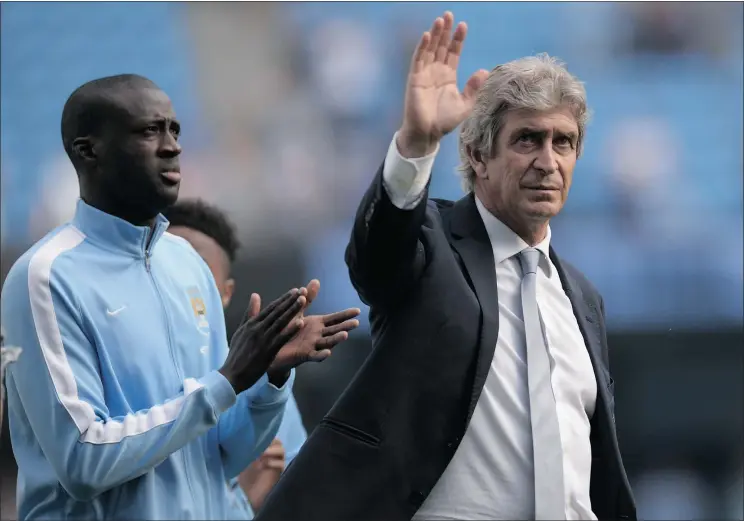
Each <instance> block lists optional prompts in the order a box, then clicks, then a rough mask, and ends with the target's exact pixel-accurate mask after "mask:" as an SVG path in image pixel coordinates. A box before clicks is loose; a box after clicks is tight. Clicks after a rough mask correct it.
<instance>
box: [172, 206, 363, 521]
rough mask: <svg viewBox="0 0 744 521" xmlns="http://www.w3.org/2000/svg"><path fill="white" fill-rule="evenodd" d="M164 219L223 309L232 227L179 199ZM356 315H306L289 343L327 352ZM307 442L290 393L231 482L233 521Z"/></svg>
mask: <svg viewBox="0 0 744 521" xmlns="http://www.w3.org/2000/svg"><path fill="white" fill-rule="evenodd" d="M164 215H165V216H166V218H167V219H168V221H170V227H169V228H168V230H169V231H170V232H171V233H173V234H174V235H177V236H178V237H182V238H184V239H186V240H187V241H188V242H189V243H190V244H191V245H192V246H193V247H194V249H195V250H196V252H197V253H198V254H199V255H200V256H201V257H202V259H204V262H206V263H207V266H208V267H209V269H210V271H211V272H212V275H214V280H215V283H216V284H217V289H218V291H219V292H220V296H221V298H222V305H223V307H225V308H227V307H228V306H229V305H230V302H231V300H232V296H233V292H234V290H235V280H234V279H233V278H232V276H231V271H232V264H233V263H234V262H235V259H236V256H237V251H238V248H239V247H240V244H239V241H238V236H237V230H236V229H235V226H234V225H233V224H232V223H231V222H230V220H229V219H228V217H227V215H226V214H225V213H224V212H222V211H221V210H220V209H219V208H217V207H216V206H213V205H210V204H208V203H206V202H204V201H202V200H200V199H187V200H179V201H178V203H176V204H175V205H173V206H171V207H170V208H168V209H167V210H166V211H165V212H164ZM307 290H308V293H307V300H308V304H309V303H311V302H312V301H313V299H314V298H315V297H316V296H317V293H318V291H319V290H320V283H319V282H318V281H316V280H313V281H311V282H310V283H309V284H308V285H307ZM260 307H261V302H260V297H259V296H258V295H257V294H255V293H254V294H253V295H251V303H250V306H249V311H248V313H249V314H250V315H256V314H258V312H259V310H260ZM359 313H360V310H359V309H358V308H349V309H345V310H343V311H338V312H336V313H330V314H327V315H310V316H306V317H305V326H304V328H303V330H302V332H301V334H299V335H298V336H297V337H295V338H294V339H292V340H291V341H290V343H289V344H292V343H295V342H297V343H305V344H307V345H306V346H305V347H307V348H308V349H314V350H315V351H316V352H322V351H324V350H326V349H331V348H333V346H335V345H336V344H338V343H340V342H343V341H344V340H346V338H347V337H348V332H349V331H352V330H354V329H355V328H356V327H358V326H359V321H358V320H356V319H355V317H356V316H357V315H359ZM300 347H302V346H300ZM306 439H307V432H306V431H305V427H304V425H303V423H302V416H301V415H300V411H299V409H298V407H297V402H296V401H295V399H294V396H293V395H292V394H290V395H289V397H288V399H287V405H286V407H285V410H284V416H283V418H282V422H281V425H280V426H279V431H278V432H277V434H276V439H275V440H274V442H272V444H271V446H269V448H268V449H266V451H264V453H263V454H261V456H260V457H259V458H258V459H257V460H255V461H254V462H253V463H251V465H250V466H249V467H248V468H247V469H245V470H244V471H243V472H241V474H240V476H239V479H238V478H237V477H236V478H234V479H232V480H231V481H230V484H229V490H228V501H229V503H230V504H231V506H232V507H233V508H234V510H233V511H232V513H231V515H230V517H231V519H252V518H253V515H254V511H256V510H258V509H260V508H261V505H262V504H263V501H264V499H265V498H266V496H267V494H268V493H269V492H270V491H271V489H272V488H273V486H274V485H275V484H276V482H277V481H278V480H279V477H280V476H281V473H282V471H283V470H284V469H285V468H286V467H287V466H289V465H290V464H291V463H292V460H293V459H294V457H295V456H296V455H297V454H298V453H299V451H300V448H301V447H302V445H303V444H304V443H305V440H306Z"/></svg>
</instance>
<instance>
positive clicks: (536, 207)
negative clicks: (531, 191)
mask: <svg viewBox="0 0 744 521" xmlns="http://www.w3.org/2000/svg"><path fill="white" fill-rule="evenodd" d="M560 211H561V205H559V204H557V203H554V202H552V201H540V202H536V201H530V202H528V203H527V204H526V205H525V213H526V214H527V215H529V216H530V217H532V218H533V219H541V220H542V219H550V218H551V217H555V216H556V215H558V212H560Z"/></svg>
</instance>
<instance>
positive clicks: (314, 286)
mask: <svg viewBox="0 0 744 521" xmlns="http://www.w3.org/2000/svg"><path fill="white" fill-rule="evenodd" d="M305 288H306V289H307V305H308V306H309V305H310V304H312V303H313V300H315V297H317V296H318V292H319V291H320V281H319V280H318V279H313V280H311V281H310V282H308V283H307V286H305Z"/></svg>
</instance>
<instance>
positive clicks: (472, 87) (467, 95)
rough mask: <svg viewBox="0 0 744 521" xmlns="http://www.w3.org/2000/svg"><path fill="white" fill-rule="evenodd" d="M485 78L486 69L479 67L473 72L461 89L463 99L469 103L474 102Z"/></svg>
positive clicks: (486, 75)
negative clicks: (479, 68)
mask: <svg viewBox="0 0 744 521" xmlns="http://www.w3.org/2000/svg"><path fill="white" fill-rule="evenodd" d="M487 79H488V71H487V70H485V69H481V70H479V71H477V72H476V73H475V74H473V75H472V76H471V77H470V79H469V80H468V82H467V83H466V84H465V88H464V89H463V91H462V97H463V99H465V101H467V102H470V103H472V102H475V97H476V95H477V94H478V91H479V90H480V89H481V87H483V84H484V83H486V80H487Z"/></svg>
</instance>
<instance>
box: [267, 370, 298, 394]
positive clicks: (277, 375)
mask: <svg viewBox="0 0 744 521" xmlns="http://www.w3.org/2000/svg"><path fill="white" fill-rule="evenodd" d="M291 374H292V370H291V369H281V368H278V369H269V370H268V371H266V376H268V377H269V383H270V384H271V385H273V386H274V387H276V388H279V389H281V388H282V386H283V385H284V384H286V383H287V380H289V377H290V376H291Z"/></svg>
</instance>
